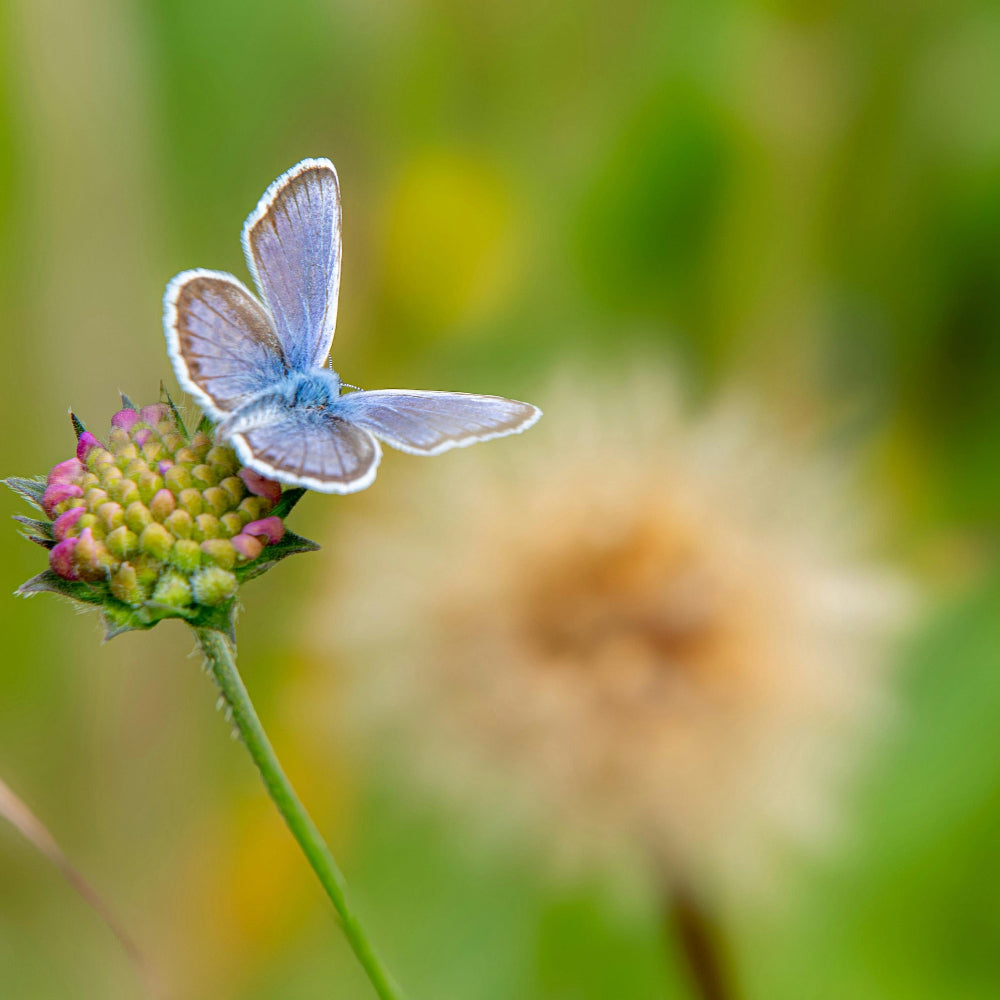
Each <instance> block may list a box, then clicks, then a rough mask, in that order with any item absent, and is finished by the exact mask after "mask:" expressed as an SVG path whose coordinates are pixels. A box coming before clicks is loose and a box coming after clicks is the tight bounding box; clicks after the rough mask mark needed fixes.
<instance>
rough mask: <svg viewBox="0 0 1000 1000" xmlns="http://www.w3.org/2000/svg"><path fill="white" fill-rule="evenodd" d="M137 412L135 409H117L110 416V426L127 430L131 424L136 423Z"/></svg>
mask: <svg viewBox="0 0 1000 1000" xmlns="http://www.w3.org/2000/svg"><path fill="white" fill-rule="evenodd" d="M138 421H139V413H138V411H137V410H119V411H118V412H117V413H116V414H115V415H114V416H113V417H112V418H111V426H112V427H121V428H122V430H126V431H129V430H131V429H132V425H133V424H136V423H138Z"/></svg>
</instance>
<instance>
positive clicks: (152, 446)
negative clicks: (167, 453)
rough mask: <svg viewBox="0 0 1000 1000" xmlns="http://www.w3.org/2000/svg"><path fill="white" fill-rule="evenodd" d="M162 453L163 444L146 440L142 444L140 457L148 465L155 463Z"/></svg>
mask: <svg viewBox="0 0 1000 1000" xmlns="http://www.w3.org/2000/svg"><path fill="white" fill-rule="evenodd" d="M163 455H164V449H163V445H162V444H161V443H160V442H159V441H147V442H146V444H144V445H143V446H142V457H143V458H144V459H145V460H146V461H147V462H148V463H149V464H150V465H155V464H156V462H157V461H158V460H159V459H161V458H162V457H163Z"/></svg>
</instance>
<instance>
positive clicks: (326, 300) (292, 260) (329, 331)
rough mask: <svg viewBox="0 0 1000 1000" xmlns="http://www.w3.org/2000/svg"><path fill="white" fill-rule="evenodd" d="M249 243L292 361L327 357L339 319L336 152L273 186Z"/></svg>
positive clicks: (307, 363) (302, 364) (248, 231)
mask: <svg viewBox="0 0 1000 1000" xmlns="http://www.w3.org/2000/svg"><path fill="white" fill-rule="evenodd" d="M243 251H244V253H245V254H246V258H247V265H248V266H249V268H250V271H251V273H252V274H253V276H254V280H255V281H256V283H257V288H258V290H259V292H260V295H261V298H262V299H263V300H264V302H265V304H266V305H267V307H268V309H269V310H270V311H271V315H272V317H273V318H274V326H275V331H276V333H277V335H278V338H279V340H280V341H281V344H282V347H283V348H284V351H285V357H286V358H287V359H288V361H289V364H290V365H291V367H292V368H294V369H296V370H298V371H307V370H308V369H310V368H313V367H315V366H317V365H322V364H323V363H324V361H325V360H326V357H327V355H328V354H329V352H330V344H331V343H332V341H333V331H334V326H335V325H336V322H337V293H338V289H339V287H340V186H339V184H338V182H337V172H336V171H335V170H334V168H333V164H332V163H330V161H329V160H303V161H302V162H301V163H299V164H298V165H296V166H294V167H292V169H291V170H289V171H288V172H287V173H285V174H283V175H282V176H281V177H279V178H278V179H277V180H276V181H275V182H274V183H273V184H272V185H271V186H270V187H269V188H268V189H267V191H266V192H265V194H264V197H263V198H261V200H260V203H259V204H258V205H257V208H256V209H255V210H254V212H253V213H251V215H250V217H249V218H248V219H247V221H246V223H245V224H244V227H243Z"/></svg>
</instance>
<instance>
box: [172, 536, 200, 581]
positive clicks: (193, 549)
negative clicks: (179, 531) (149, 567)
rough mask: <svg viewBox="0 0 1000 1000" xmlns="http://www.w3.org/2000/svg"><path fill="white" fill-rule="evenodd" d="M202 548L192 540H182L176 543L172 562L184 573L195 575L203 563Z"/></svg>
mask: <svg viewBox="0 0 1000 1000" xmlns="http://www.w3.org/2000/svg"><path fill="white" fill-rule="evenodd" d="M203 561H204V560H203V559H202V554H201V546H200V544H199V543H198V542H196V541H194V539H191V538H181V539H178V540H177V541H176V542H174V547H173V551H172V552H171V553H170V562H171V563H172V564H173V565H174V566H176V567H177V568H178V569H179V570H180V571H181V572H182V573H193V572H194V571H195V570H196V569H198V567H199V566H201V564H202V562H203Z"/></svg>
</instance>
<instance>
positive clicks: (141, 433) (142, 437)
mask: <svg viewBox="0 0 1000 1000" xmlns="http://www.w3.org/2000/svg"><path fill="white" fill-rule="evenodd" d="M152 436H153V432H152V431H151V430H150V429H149V428H148V427H142V428H140V429H139V430H137V431H136V432H135V433H134V434H133V435H132V440H133V441H134V442H135V443H136V446H137V447H139V448H141V447H142V446H143V445H144V444H145V443H146V442H147V441H148V440H149V439H150V438H151V437H152Z"/></svg>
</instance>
